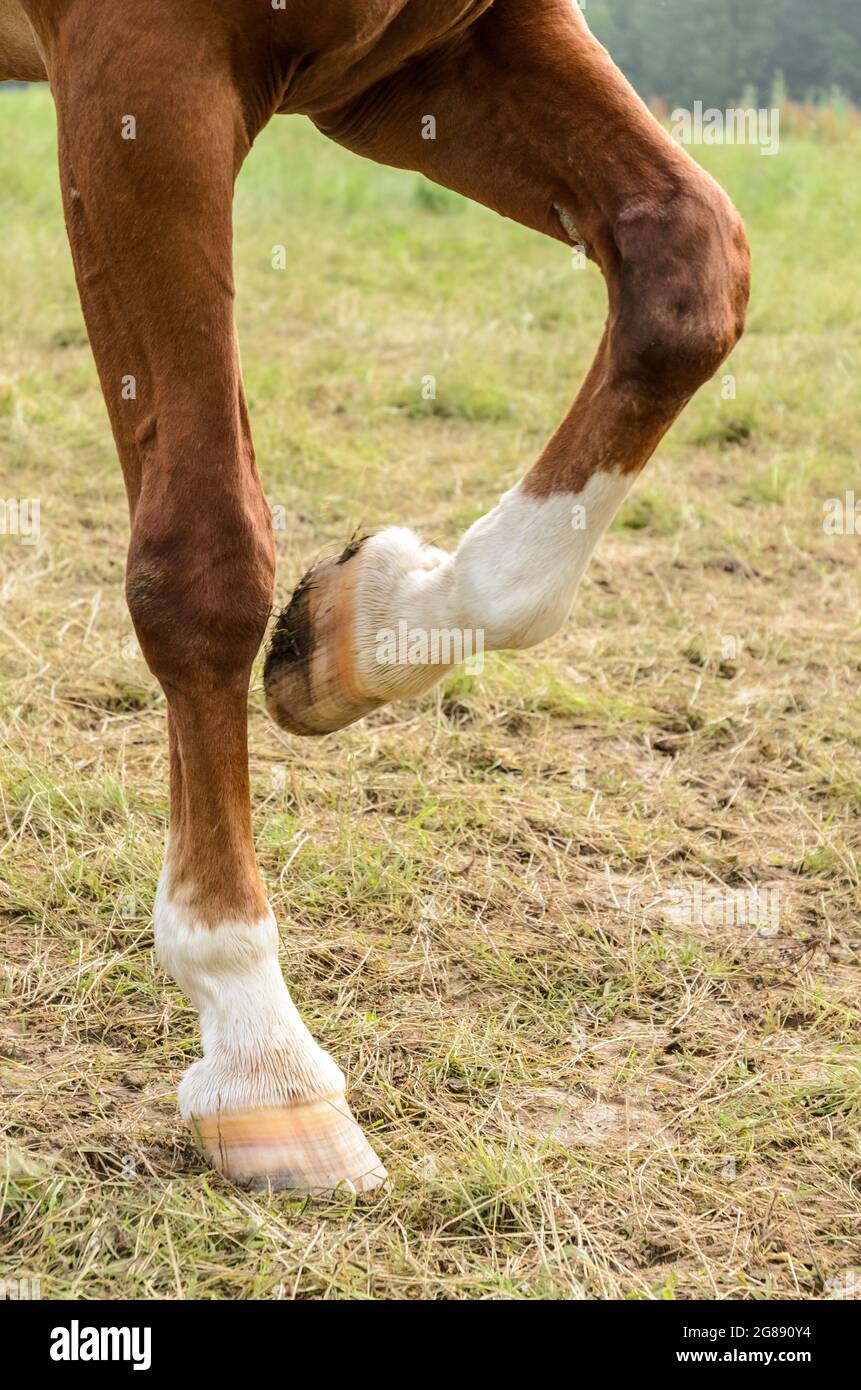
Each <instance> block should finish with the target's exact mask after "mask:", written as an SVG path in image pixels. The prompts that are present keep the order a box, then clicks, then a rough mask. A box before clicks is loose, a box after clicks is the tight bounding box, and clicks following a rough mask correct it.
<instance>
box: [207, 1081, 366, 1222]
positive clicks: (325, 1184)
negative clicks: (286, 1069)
mask: <svg viewBox="0 0 861 1390" xmlns="http://www.w3.org/2000/svg"><path fill="white" fill-rule="evenodd" d="M191 1126H192V1129H193V1131H194V1133H195V1135H196V1137H197V1141H198V1143H199V1145H200V1147H201V1148H202V1149H203V1151H204V1152H205V1153H206V1155H207V1157H208V1158H209V1160H210V1162H211V1163H212V1164H213V1166H214V1167H215V1168H217V1169H218V1171H219V1172H220V1173H223V1174H224V1176H225V1177H226V1178H229V1179H230V1180H231V1182H234V1183H236V1184H237V1185H238V1186H240V1187H251V1188H275V1189H279V1190H288V1189H289V1190H290V1191H293V1192H296V1193H300V1194H303V1195H309V1196H313V1195H322V1194H324V1193H332V1192H339V1191H340V1192H345V1193H350V1194H355V1195H357V1196H361V1197H364V1196H367V1195H368V1194H370V1193H372V1192H373V1191H374V1190H375V1189H376V1188H378V1187H380V1186H381V1184H383V1183H384V1182H385V1181H386V1178H387V1176H388V1175H387V1173H386V1170H385V1168H384V1167H383V1165H382V1163H381V1162H380V1160H379V1158H378V1157H377V1155H376V1154H375V1153H374V1151H373V1149H372V1148H371V1146H370V1144H369V1143H368V1141H367V1139H366V1138H365V1136H364V1134H363V1133H362V1130H361V1129H360V1127H359V1125H358V1124H357V1123H356V1120H355V1119H354V1118H353V1114H352V1112H351V1110H350V1107H349V1105H348V1104H347V1102H346V1100H345V1098H344V1097H343V1096H326V1097H323V1098H322V1099H320V1100H313V1101H307V1102H305V1103H304V1104H299V1105H292V1106H289V1107H284V1108H277V1109H274V1108H273V1109H258V1110H241V1111H234V1112H233V1113H229V1112H220V1113H218V1114H217V1115H207V1116H202V1117H201V1116H195V1117H194V1119H193V1120H192V1121H191Z"/></svg>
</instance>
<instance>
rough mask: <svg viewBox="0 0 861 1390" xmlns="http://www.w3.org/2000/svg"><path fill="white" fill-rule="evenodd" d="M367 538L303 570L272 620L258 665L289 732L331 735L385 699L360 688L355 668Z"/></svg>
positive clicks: (272, 709) (269, 700)
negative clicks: (355, 636) (359, 595)
mask: <svg viewBox="0 0 861 1390" xmlns="http://www.w3.org/2000/svg"><path fill="white" fill-rule="evenodd" d="M366 539H367V538H366V537H363V538H362V539H360V540H358V541H355V542H351V544H350V545H348V546H347V548H346V550H344V551H343V553H342V554H341V555H339V556H337V557H336V558H332V559H328V560H323V561H321V562H320V564H318V565H315V566H314V568H313V569H310V570H309V571H308V573H307V574H306V575H305V576H304V578H303V579H302V580H301V581H300V583H299V585H298V586H297V588H296V590H295V591H294V593H293V597H292V598H291V600H290V602H289V604H288V605H287V607H286V608H285V609H284V611H283V612H282V613H281V615H280V617H279V618H278V621H277V623H276V625H275V630H274V632H273V634H272V640H271V642H270V645H269V650H268V652H267V654H266V664H265V666H264V670H263V682H264V686H265V690H266V707H267V709H268V710H269V713H270V714H271V715H272V718H273V719H274V720H275V722H276V724H279V725H280V726H281V728H282V729H286V730H287V731H288V732H289V733H291V734H299V735H301V736H304V737H314V736H315V735H320V734H329V733H333V732H334V731H335V730H336V729H343V728H346V726H347V725H348V724H354V723H355V722H356V720H357V719H362V718H364V716H365V715H366V714H370V712H371V711H372V710H375V709H378V708H379V706H380V705H382V704H384V703H385V701H384V700H381V699H379V698H375V697H374V696H371V695H367V694H365V693H364V692H363V690H362V689H361V687H360V686H359V684H358V681H357V678H356V670H355V664H356V663H355V652H354V650H353V646H354V639H353V633H354V618H355V602H356V581H357V578H358V563H357V557H358V556H359V555H360V554H361V548H362V546H363V544H364V541H365V540H366Z"/></svg>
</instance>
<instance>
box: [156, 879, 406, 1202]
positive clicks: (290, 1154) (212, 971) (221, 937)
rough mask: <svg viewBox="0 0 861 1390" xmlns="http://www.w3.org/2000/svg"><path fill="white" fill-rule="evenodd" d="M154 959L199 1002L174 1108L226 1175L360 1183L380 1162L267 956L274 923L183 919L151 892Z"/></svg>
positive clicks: (287, 1184)
mask: <svg viewBox="0 0 861 1390" xmlns="http://www.w3.org/2000/svg"><path fill="white" fill-rule="evenodd" d="M155 933H156V950H157V953H158V957H159V960H160V961H161V963H162V965H163V966H164V968H165V969H166V970H167V971H168V973H169V974H171V975H172V976H173V978H174V979H175V980H176V981H177V983H178V984H179V986H180V988H181V989H182V990H184V992H185V993H186V994H187V995H188V996H189V998H190V999H191V1001H192V1003H193V1004H194V1005H195V1007H196V1008H197V1009H198V1011H199V1013H200V1025H201V1035H202V1040H203V1056H202V1058H201V1059H200V1060H199V1061H197V1062H194V1063H193V1064H192V1065H191V1066H190V1067H189V1069H188V1071H187V1072H186V1073H185V1075H184V1076H183V1078H182V1081H181V1082H180V1086H179V1104H180V1112H181V1114H182V1116H183V1118H184V1119H185V1120H186V1121H187V1123H188V1124H189V1125H190V1126H191V1128H192V1130H193V1131H194V1133H195V1134H196V1135H197V1137H198V1140H199V1142H200V1144H201V1146H202V1147H203V1149H204V1150H205V1152H206V1153H207V1155H208V1157H209V1158H210V1160H211V1161H212V1163H213V1164H214V1165H215V1166H216V1167H217V1168H218V1169H219V1170H220V1171H221V1172H223V1173H224V1174H225V1175H226V1176H227V1177H230V1178H232V1179H233V1180H234V1181H235V1182H238V1183H242V1184H247V1185H254V1186H265V1185H267V1184H271V1185H272V1186H273V1187H284V1188H291V1189H296V1190H297V1191H301V1192H322V1191H329V1190H332V1189H334V1188H338V1187H340V1186H342V1185H343V1186H344V1187H345V1188H346V1189H347V1190H349V1191H355V1192H358V1193H364V1192H370V1191H372V1190H373V1189H374V1188H375V1187H377V1186H379V1184H380V1183H381V1182H383V1181H384V1180H385V1178H386V1170H385V1168H384V1167H383V1166H382V1164H381V1163H380V1160H379V1159H378V1157H377V1155H376V1154H375V1153H374V1151H373V1149H372V1148H371V1147H370V1145H369V1144H368V1142H367V1140H366V1139H365V1136H364V1134H363V1133H362V1130H361V1128H360V1127H359V1125H358V1124H357V1123H356V1120H355V1119H354V1118H353V1115H352V1112H351V1110H350V1108H349V1106H348V1104H347V1101H346V1099H345V1089H346V1084H345V1080H344V1075H343V1073H342V1071H341V1069H340V1068H339V1067H338V1066H337V1065H336V1063H335V1062H334V1061H333V1060H332V1058H331V1057H330V1056H329V1054H328V1053H327V1052H325V1051H324V1050H323V1048H321V1047H320V1046H319V1045H318V1044H317V1043H316V1042H315V1041H314V1039H313V1038H312V1036H311V1034H310V1033H309V1031H308V1029H307V1027H306V1026H305V1024H304V1023H303V1021H302V1019H301V1017H300V1015H299V1012H298V1010H297V1008H296V1006H295V1004H294V1003H293V1000H292V999H291V997H290V993H289V990H288V989H287V986H286V984H285V982H284V977H283V975H282V973H281V968H280V966H279V963H278V931H277V927H276V925H275V919H274V917H273V916H272V913H271V912H269V913H268V914H267V916H266V917H265V918H263V919H262V920H261V921H259V922H255V923H248V924H238V923H225V924H222V925H220V926H217V927H212V928H210V927H204V926H201V925H199V924H195V923H194V921H193V918H191V917H190V914H189V913H188V911H187V910H186V909H185V908H183V907H182V906H178V905H176V904H174V903H171V902H170V900H169V898H168V893H167V887H166V877H163V881H162V885H161V886H160V888H159V893H158V897H157V900H156V913H155Z"/></svg>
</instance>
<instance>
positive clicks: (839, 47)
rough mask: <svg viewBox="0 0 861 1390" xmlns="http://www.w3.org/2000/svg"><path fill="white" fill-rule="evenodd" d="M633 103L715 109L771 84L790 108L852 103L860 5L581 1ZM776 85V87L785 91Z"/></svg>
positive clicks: (859, 71)
mask: <svg viewBox="0 0 861 1390" xmlns="http://www.w3.org/2000/svg"><path fill="white" fill-rule="evenodd" d="M581 9H583V11H584V13H585V16H586V19H587V21H588V23H589V27H590V28H591V30H592V32H593V33H594V34H595V36H596V37H597V38H598V39H600V40H601V42H602V43H603V44H604V45H605V46H606V47H607V48H609V50H610V52H611V53H612V55H613V58H614V59H615V61H616V62H617V63H618V64H619V66H620V67H621V68H622V70H623V71H624V72H625V74H626V75H627V77H628V78H629V79H630V81H631V82H632V83H633V84H634V86H635V87H636V88H637V90H638V92H639V93H640V95H641V96H643V97H645V98H646V100H648V99H649V98H651V97H660V98H663V99H664V100H665V101H666V102H668V103H669V105H670V106H674V105H679V106H685V107H690V106H691V104H692V103H693V102H694V101H702V102H704V103H705V105H706V106H717V107H720V108H724V107H726V106H728V105H732V104H733V103H735V102H739V101H740V100H742V98H743V96H744V95H745V94H746V95H747V97H749V96H750V93H751V89H752V88H755V89H756V91H757V93H758V98H759V100H758V103H757V104H759V105H761V106H766V105H769V104H770V99H771V95H772V91H773V88H774V86H775V82H776V83H777V87H778V90H779V91H784V90H785V95H786V96H788V97H789V98H790V99H792V100H794V101H805V100H808V99H813V100H822V99H825V100H829V99H832V100H833V99H834V95H835V94H834V90H833V89H834V88H839V89H840V92H842V93H843V94H844V95H845V96H848V97H849V98H850V100H852V101H853V102H855V103H856V104H861V0H581ZM781 83H785V89H784V88H782V86H781Z"/></svg>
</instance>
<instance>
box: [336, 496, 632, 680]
mask: <svg viewBox="0 0 861 1390" xmlns="http://www.w3.org/2000/svg"><path fill="white" fill-rule="evenodd" d="M633 481H634V478H633V475H630V474H629V475H627V476H624V475H622V474H618V473H596V474H594V475H593V476H592V477H591V478H590V479H589V481H588V482H587V483H586V486H585V487H584V488H583V490H582V491H581V492H579V493H557V494H554V495H553V496H551V497H548V498H545V499H543V500H542V499H538V498H535V497H532V496H530V495H529V494H528V493H526V492H524V490H523V485H522V484H518V486H517V487H515V488H512V490H511V491H510V492H507V493H506V494H505V495H504V497H503V498H502V499H501V501H500V502H499V504H498V505H497V506H496V507H494V509H493V511H491V512H488V513H487V515H486V516H483V517H481V518H480V519H479V520H478V521H476V522H475V524H474V525H473V526H471V527H470V529H469V530H468V531H467V533H466V535H465V536H464V537H463V540H462V541H461V543H460V545H459V546H458V548H457V551H456V552H455V554H454V555H447V554H445V552H443V551H441V550H437V549H435V548H433V547H431V546H424V545H422V543H421V541H420V540H419V538H418V537H417V536H416V535H415V534H414V533H413V532H412V531H408V530H405V529H403V528H402V527H390V528H389V529H388V530H386V531H381V532H380V533H379V534H378V535H376V536H373V537H372V538H371V539H370V540H369V541H367V542H366V543H365V546H364V547H363V550H362V552H361V568H360V572H359V577H358V582H357V585H356V616H355V627H354V653H355V661H356V673H357V676H358V680H359V684H360V685H361V687H362V689H363V690H364V691H365V692H366V693H367V694H369V695H378V696H380V697H381V698H384V699H392V698H395V697H397V696H398V695H407V694H416V693H418V691H420V690H422V689H426V688H427V687H428V686H429V685H431V684H433V682H434V681H435V680H436V679H437V678H438V677H439V675H440V674H441V671H440V669H439V668H436V669H435V670H434V669H430V670H428V669H427V668H425V669H424V670H421V669H418V670H417V668H416V667H415V666H406V667H393V666H391V665H389V666H385V665H381V664H380V661H379V655H378V653H379V647H380V633H381V632H385V631H390V630H393V629H396V628H397V626H398V624H399V622H406V624H407V626H408V628H409V629H410V630H411V631H417V632H434V631H436V632H439V631H447V630H456V631H460V632H469V633H480V634H481V642H480V644H478V645H480V647H481V648H483V649H487V650H493V649H502V648H517V647H531V646H534V645H535V643H537V642H541V641H543V640H544V639H545V638H546V637H549V636H551V634H552V633H554V632H556V631H557V630H558V629H559V628H560V627H561V626H562V624H563V622H564V621H565V619H566V618H567V616H568V613H569V611H570V609H571V604H572V603H573V601H574V595H575V593H576V590H577V585H578V584H579V582H580V579H581V576H582V574H583V571H584V570H585V568H586V566H587V564H588V562H589V560H590V558H591V556H592V552H593V550H594V549H595V546H596V545H597V543H598V540H599V539H600V537H601V536H602V535H603V533H604V532H605V531H606V529H607V527H608V526H609V524H610V522H611V521H612V519H613V517H614V515H615V513H616V511H617V510H618V508H619V506H620V505H621V503H622V501H623V500H624V498H625V496H626V495H627V493H628V492H629V490H630V488H631V485H632V483H633ZM465 645H466V644H465ZM475 645H476V644H473V648H472V649H473V650H475Z"/></svg>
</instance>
